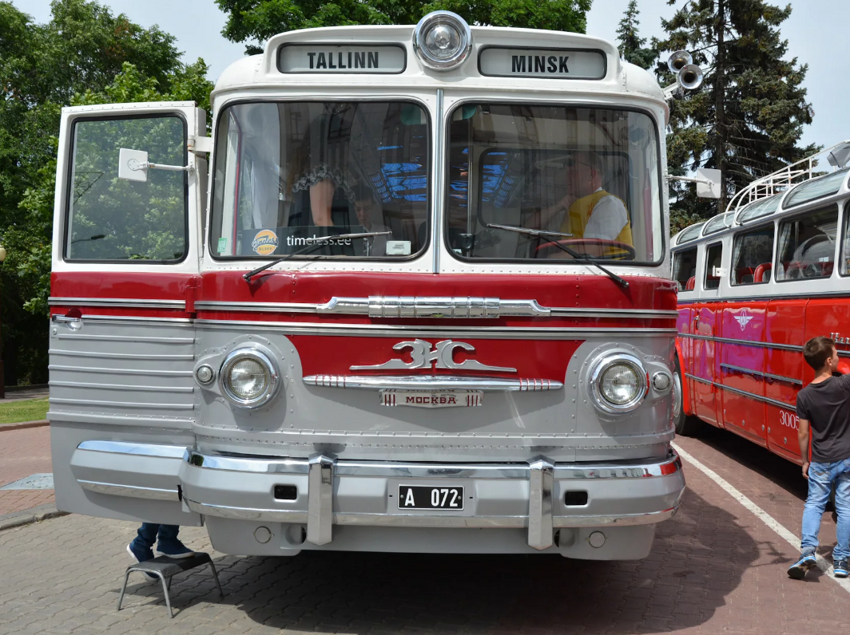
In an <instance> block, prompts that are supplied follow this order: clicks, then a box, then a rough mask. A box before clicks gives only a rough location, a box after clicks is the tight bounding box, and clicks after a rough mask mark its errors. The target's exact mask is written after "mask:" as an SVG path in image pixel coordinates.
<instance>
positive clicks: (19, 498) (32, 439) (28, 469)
mask: <svg viewBox="0 0 850 635" xmlns="http://www.w3.org/2000/svg"><path fill="white" fill-rule="evenodd" d="M1 428H2V426H0V487H3V486H4V485H8V484H9V483H12V482H14V481H17V480H19V479H22V478H25V477H27V476H30V475H32V474H44V473H49V472H52V471H53V465H52V463H51V460H50V428H49V427H47V426H44V427H41V428H27V429H24V430H2V429H1ZM52 502H53V490H52V489H13V490H2V489H0V516H3V515H4V514H9V513H12V512H17V511H22V510H24V509H30V508H31V507H36V506H38V505H45V504H47V503H52ZM0 557H2V556H0ZM0 624H2V619H0ZM0 628H2V627H0Z"/></svg>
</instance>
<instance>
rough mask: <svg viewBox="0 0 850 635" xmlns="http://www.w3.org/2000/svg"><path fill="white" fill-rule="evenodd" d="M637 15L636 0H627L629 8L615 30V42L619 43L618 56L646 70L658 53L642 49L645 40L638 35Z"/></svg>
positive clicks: (649, 49) (653, 50)
mask: <svg viewBox="0 0 850 635" xmlns="http://www.w3.org/2000/svg"><path fill="white" fill-rule="evenodd" d="M639 15H640V11H638V8H637V0H629V6H628V7H627V8H626V13H625V15H623V19H622V20H620V25H619V27H618V28H617V41H619V42H620V55H621V56H622V57H623V59H624V60H626V61H627V62H629V63H631V64H635V65H636V66H640V67H641V68H646V69H648V68H649V67H650V66H652V63H653V62H654V61H655V58H657V57H658V51H657V50H655V49H653V48H644V47H643V45H644V44H646V38H642V37H640V35H639V34H638V27H639V26H640V22H639V21H638V16H639Z"/></svg>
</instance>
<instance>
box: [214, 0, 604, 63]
mask: <svg viewBox="0 0 850 635" xmlns="http://www.w3.org/2000/svg"><path fill="white" fill-rule="evenodd" d="M591 2H592V0H550V1H548V2H539V0H476V1H474V2H470V1H469V0H465V1H464V0H433V1H432V2H426V3H420V2H416V1H415V0H371V1H370V2H360V1H359V0H216V4H217V5H218V6H219V8H220V9H221V10H222V11H224V12H225V13H226V14H228V18H227V24H226V25H225V27H224V30H223V31H222V33H223V35H224V36H225V37H226V38H227V39H228V40H230V41H232V42H245V43H246V52H247V53H249V54H254V53H261V52H262V50H263V49H262V44H263V42H264V41H265V40H267V39H269V38H270V37H271V36H273V35H276V34H277V33H283V32H285V31H294V30H297V29H308V28H313V27H322V26H347V25H356V24H416V23H417V22H419V20H420V19H421V18H422V17H423V16H424V15H426V14H428V13H430V12H431V11H437V10H441V9H442V10H447V11H454V12H455V13H457V14H458V15H460V16H462V17H463V18H464V19H465V20H466V21H467V22H469V23H470V24H477V25H490V26H513V27H525V28H529V29H553V30H556V31H573V32H577V33H584V32H585V29H586V28H587V20H586V18H585V14H586V13H587V11H589V10H590V5H591Z"/></svg>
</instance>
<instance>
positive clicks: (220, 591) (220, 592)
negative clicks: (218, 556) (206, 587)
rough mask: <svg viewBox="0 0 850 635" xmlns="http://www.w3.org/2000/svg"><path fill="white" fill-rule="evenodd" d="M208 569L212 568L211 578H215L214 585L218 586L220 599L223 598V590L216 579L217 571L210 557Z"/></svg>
mask: <svg viewBox="0 0 850 635" xmlns="http://www.w3.org/2000/svg"><path fill="white" fill-rule="evenodd" d="M210 569H212V574H213V578H215V585H216V586H217V587H218V594H219V595H220V596H221V599H222V600H223V599H224V591H222V590H221V582H219V581H218V572H217V571H216V570H215V565H214V564H213V561H212V559H210Z"/></svg>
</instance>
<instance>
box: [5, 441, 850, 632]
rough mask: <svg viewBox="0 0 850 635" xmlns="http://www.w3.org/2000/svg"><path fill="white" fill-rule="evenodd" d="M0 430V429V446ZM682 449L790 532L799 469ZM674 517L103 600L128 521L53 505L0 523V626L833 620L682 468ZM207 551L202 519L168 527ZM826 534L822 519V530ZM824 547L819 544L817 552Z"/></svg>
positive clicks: (752, 529) (673, 624)
mask: <svg viewBox="0 0 850 635" xmlns="http://www.w3.org/2000/svg"><path fill="white" fill-rule="evenodd" d="M4 438H6V437H4V436H0V442H2V441H3V439H4ZM677 442H678V443H679V444H680V446H681V447H682V448H683V449H684V450H685V451H687V452H688V453H690V454H691V455H692V456H693V457H694V458H695V459H697V460H699V461H700V462H701V463H703V464H704V465H705V466H707V467H709V468H711V469H712V470H714V471H715V472H716V473H717V474H718V475H720V476H721V477H722V478H724V479H726V480H727V481H728V482H729V483H730V484H731V485H733V486H734V487H736V488H737V489H739V490H740V491H741V492H742V493H743V494H744V495H746V496H747V497H748V498H749V499H750V500H752V501H753V502H754V503H755V504H756V505H758V506H759V507H761V508H762V509H763V510H764V511H765V512H766V513H768V514H770V515H771V516H772V517H773V518H775V519H776V520H777V521H778V522H779V523H781V524H782V525H783V526H784V527H786V528H787V529H789V530H790V531H792V532H793V533H794V534H798V533H799V523H800V516H801V512H802V502H801V501H802V499H803V498H804V496H805V485H804V482H803V481H802V479H801V478H800V477H799V468H798V467H796V466H794V465H791V464H789V463H787V462H785V461H783V460H781V459H778V458H776V457H772V456H770V455H769V454H767V453H766V452H764V451H763V450H761V449H759V448H757V447H755V446H753V445H751V444H749V443H747V442H745V441H742V440H739V439H737V438H735V437H733V436H731V435H729V434H726V433H722V432H719V431H714V430H709V431H708V433H707V434H706V435H705V436H704V437H703V438H702V439H700V440H694V439H679V440H678V441H677ZM686 469H687V472H686V474H687V478H688V485H689V490H688V492H687V495H686V499H685V502H684V504H683V506H682V509H681V511H680V513H679V514H678V515H677V516H676V517H675V518H674V519H673V520H671V521H669V522H667V523H664V524H663V525H661V526H660V528H659V531H658V533H657V537H656V541H655V545H654V549H653V552H652V554H651V556H650V557H649V558H648V559H646V560H643V561H639V562H612V563H588V562H580V561H569V560H564V559H562V558H560V557H556V556H552V557H547V556H528V557H526V556H521V557H519V556H511V557H504V556H466V557H458V556H451V557H449V556H445V557H443V556H437V557H435V556H418V555H404V554H394V555H381V554H334V553H323V554H302V555H300V556H298V557H296V558H293V559H284V558H241V557H234V556H224V555H222V554H218V553H214V552H213V553H212V555H213V557H214V559H215V562H216V566H217V567H218V569H219V571H220V575H221V580H222V584H223V586H224V589H225V593H226V597H225V598H224V600H223V601H220V600H219V598H218V596H217V593H216V592H215V591H214V588H215V587H214V585H213V583H212V580H211V578H210V576H209V574H208V573H207V572H206V571H205V570H200V571H194V572H190V573H187V574H181V575H179V576H178V577H176V578H175V581H174V585H173V586H172V591H173V596H172V597H173V604H174V607H175V610H176V612H177V615H176V616H175V618H174V619H173V620H169V619H168V615H167V611H166V609H165V606H164V604H163V603H162V600H161V597H162V596H161V592H160V590H159V589H158V588H157V587H156V586H155V585H154V584H150V583H145V582H142V581H141V579H139V578H136V579H134V578H131V583H130V586H129V587H128V595H127V597H126V599H125V603H126V604H125V606H126V610H123V611H121V612H116V610H115V605H116V603H117V598H118V590H119V588H120V582H121V580H122V578H123V571H124V568H125V566H126V565H127V559H126V555H125V554H124V552H123V548H124V546H125V545H126V543H127V542H128V541H129V540H130V539H131V538H132V536H133V535H134V533H135V526H134V525H132V524H130V523H124V522H118V521H108V520H101V519H94V518H85V517H81V516H75V515H71V516H65V517H62V518H56V519H52V520H47V521H44V522H41V523H37V524H34V525H29V526H26V527H21V528H17V529H9V530H6V531H2V532H0V571H2V575H0V633H3V634H5V633H16V634H17V633H69V632H72V633H74V634H75V635H77V634H87V633H110V634H113V633H114V634H121V633H133V632H145V633H180V634H181V635H185V634H193V633H199V634H203V635H211V634H215V633H223V634H228V635H230V634H234V635H235V634H237V633H278V632H280V631H281V630H283V631H284V632H286V633H304V632H306V633H356V634H367V633H420V634H427V633H503V634H518V633H522V634H526V633H527V634H541V635H542V634H544V633H589V634H607V633H612V634H617V635H619V634H629V633H660V632H670V631H675V632H681V633H706V634H708V633H711V634H715V633H753V634H755V633H765V634H766V633H770V634H773V633H803V632H818V631H826V632H832V631H834V630H836V629H841V630H844V629H846V624H847V623H848V622H850V595H848V592H847V591H846V590H845V589H844V588H843V587H842V586H840V585H839V584H838V583H837V582H836V581H835V580H834V579H832V578H830V577H828V576H826V575H824V574H821V573H819V572H812V573H810V579H809V580H807V581H805V582H794V581H791V580H789V579H787V578H786V576H785V569H786V567H787V566H788V565H789V564H790V563H791V562H792V560H793V558H794V557H795V556H796V550H795V549H794V548H793V547H792V546H790V545H789V544H788V543H787V542H786V541H785V540H783V539H782V538H781V537H780V536H779V535H777V533H776V532H774V531H773V530H772V529H770V528H769V527H768V526H767V525H766V524H765V523H764V522H763V520H761V519H760V518H758V517H757V516H756V515H754V514H753V513H751V512H750V511H748V510H747V509H746V508H745V507H743V506H742V505H741V504H740V503H739V502H737V501H736V500H735V499H733V498H732V497H731V496H730V495H729V494H728V493H727V492H726V491H724V490H723V489H721V488H720V487H719V486H718V484H717V483H716V482H715V481H713V480H711V479H710V478H709V477H708V476H706V475H705V474H704V473H703V472H701V471H699V470H697V469H695V468H694V467H693V465H687V464H686ZM181 535H183V536H184V537H185V538H186V539H187V542H188V544H189V545H190V546H192V547H193V548H195V549H199V550H210V546H209V543H208V541H207V539H206V534H205V531H204V530H203V529H199V528H187V529H184V530H183V531H182V532H181ZM833 539H834V527H833V525H832V521H831V520H829V518H828V517H826V518H825V523H824V536H823V542H824V543H825V544H828V543H831V541H832V540H833ZM828 551H829V550H828V549H824V550H823V552H824V553H825V554H828Z"/></svg>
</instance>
